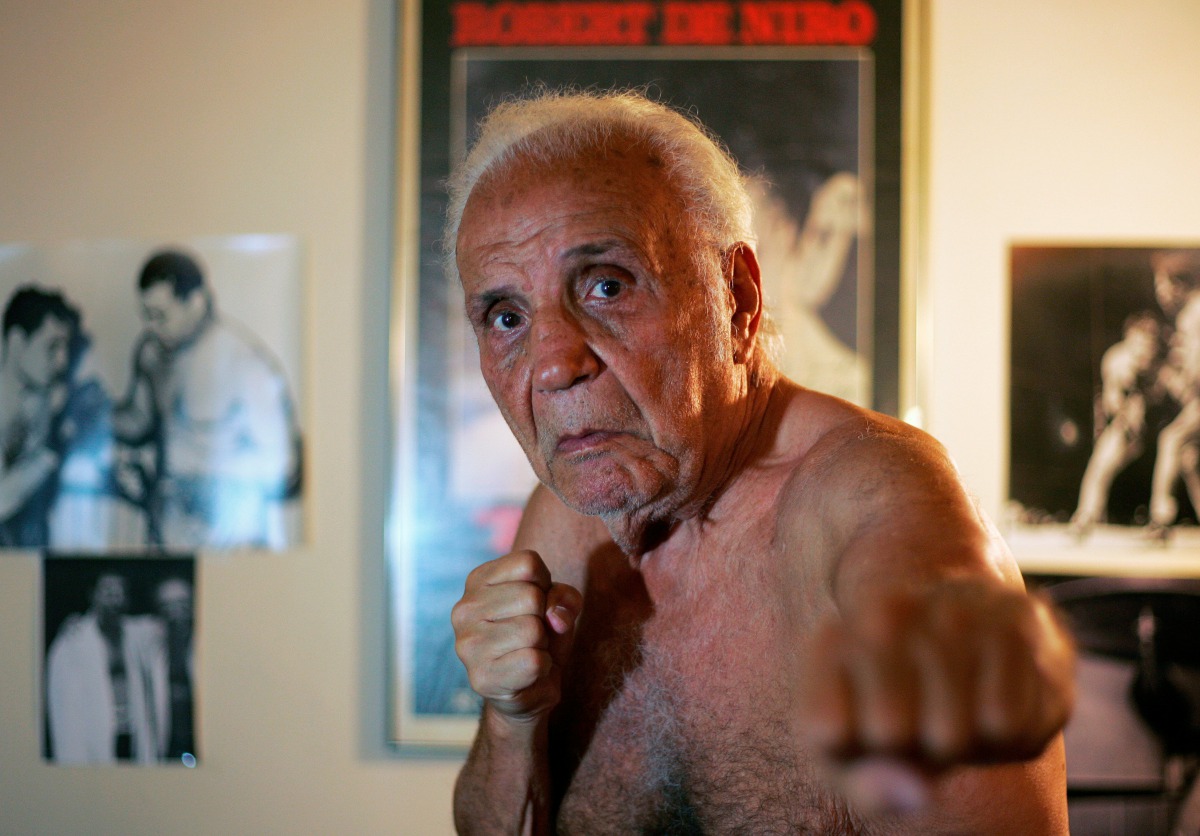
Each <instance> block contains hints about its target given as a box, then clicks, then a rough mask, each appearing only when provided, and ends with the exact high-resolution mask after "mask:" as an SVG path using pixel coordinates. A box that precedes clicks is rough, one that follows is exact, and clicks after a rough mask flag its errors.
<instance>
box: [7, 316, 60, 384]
mask: <svg viewBox="0 0 1200 836" xmlns="http://www.w3.org/2000/svg"><path fill="white" fill-rule="evenodd" d="M12 340H15V341H16V342H15V343H13V342H12ZM14 344H15V345H19V348H18V350H17V354H18V355H19V357H18V360H17V363H18V368H19V370H20V373H21V378H22V380H24V381H25V383H26V384H27V385H28V386H31V387H33V388H36V389H46V388H48V387H49V386H50V385H51V384H52V383H54V381H56V380H58V379H59V378H60V377H62V376H63V375H64V374H65V373H66V371H67V365H68V364H69V362H70V346H71V328H70V326H69V325H67V323H65V322H63V321H62V320H61V319H58V318H57V317H53V316H48V317H46V318H45V319H43V320H42V324H41V325H39V326H38V327H37V329H36V330H35V331H34V332H33V333H32V334H29V335H28V336H26V335H25V334H23V333H22V332H21V331H20V329H17V328H14V329H13V330H12V331H11V332H10V345H14Z"/></svg>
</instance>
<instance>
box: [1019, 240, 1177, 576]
mask: <svg viewBox="0 0 1200 836" xmlns="http://www.w3.org/2000/svg"><path fill="white" fill-rule="evenodd" d="M1010 273H1011V296H1012V316H1011V329H1010V333H1011V344H1010V380H1009V391H1010V398H1009V404H1010V407H1009V419H1010V433H1009V446H1010V456H1009V470H1008V484H1009V490H1008V496H1009V502H1008V506H1007V508H1006V512H1005V528H1006V531H1005V533H1006V536H1007V537H1008V540H1009V542H1010V544H1011V545H1012V547H1013V550H1014V552H1015V553H1016V554H1017V557H1018V559H1019V560H1020V561H1021V563H1022V565H1023V566H1025V567H1026V568H1030V569H1034V570H1037V571H1045V572H1056V571H1062V572H1096V573H1099V574H1126V573H1131V574H1138V575H1152V574H1156V573H1157V574H1161V575H1164V576H1168V577H1170V576H1180V575H1196V574H1200V526H1198V511H1200V244H1197V243H1194V242H1178V241H1160V242H1144V243H1143V242H1138V243H1130V244H1126V243H1123V242H1103V241H1097V242H1028V243H1017V244H1014V245H1013V246H1012V248H1011V250H1010Z"/></svg>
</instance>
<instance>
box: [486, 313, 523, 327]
mask: <svg viewBox="0 0 1200 836" xmlns="http://www.w3.org/2000/svg"><path fill="white" fill-rule="evenodd" d="M491 323H492V327H493V328H495V329H496V330H497V331H511V330H512V329H514V328H516V327H517V326H518V325H520V324H521V315H520V314H518V313H517V312H516V311H500V312H499V313H494V314H492V318H491Z"/></svg>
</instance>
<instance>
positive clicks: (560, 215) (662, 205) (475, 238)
mask: <svg viewBox="0 0 1200 836" xmlns="http://www.w3.org/2000/svg"><path fill="white" fill-rule="evenodd" d="M582 216H591V217H594V218H596V219H597V221H598V222H603V221H604V220H606V219H607V220H610V221H612V222H614V223H615V224H616V225H617V226H619V227H621V228H624V229H626V230H638V232H639V234H644V235H649V236H653V237H658V236H660V235H670V234H672V233H673V232H674V231H675V230H676V229H677V227H678V226H679V223H678V221H679V219H681V218H686V216H687V213H686V212H685V211H683V210H682V208H681V206H680V198H679V194H678V189H676V188H675V186H674V184H673V182H672V180H671V178H670V177H669V176H668V174H667V172H666V166H665V165H664V164H663V162H662V160H661V158H660V157H659V155H657V154H656V153H654V152H653V151H652V150H651V149H649V148H648V147H647V146H645V145H644V144H641V145H638V144H632V143H627V142H622V143H612V144H609V145H606V146H603V147H587V148H584V149H582V150H577V151H575V152H573V153H570V154H564V153H556V154H553V155H545V154H530V153H523V154H520V155H514V156H513V157H511V158H509V159H505V160H503V161H501V162H500V163H498V164H496V165H494V166H493V167H492V168H490V169H489V170H488V171H487V172H486V173H485V174H484V175H483V176H481V177H480V178H479V181H478V182H477V183H476V185H475V187H474V188H473V189H472V190H471V193H470V195H469V197H468V198H467V201H466V205H465V206H464V210H463V214H462V219H461V223H460V225H459V228H458V235H457V241H456V250H457V252H458V255H459V256H460V257H461V255H462V254H463V253H464V251H465V250H469V249H471V248H472V247H474V246H476V245H479V244H486V243H487V242H488V239H489V238H491V237H494V236H496V235H497V234H498V235H499V236H501V237H507V236H508V235H518V237H519V234H518V228H519V227H520V226H522V225H529V226H531V227H541V226H549V225H553V224H554V223H555V222H556V221H557V220H561V219H566V218H578V217H582Z"/></svg>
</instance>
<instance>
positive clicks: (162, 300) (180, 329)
mask: <svg viewBox="0 0 1200 836" xmlns="http://www.w3.org/2000/svg"><path fill="white" fill-rule="evenodd" d="M141 303H142V319H143V321H145V323H146V327H147V328H149V329H150V333H152V334H154V336H155V337H157V338H158V340H159V342H161V343H162V344H163V345H165V346H166V347H167V348H175V347H176V346H178V345H180V344H181V343H184V342H186V341H187V340H188V339H190V338H191V337H192V335H194V334H195V333H196V329H197V328H199V327H200V323H201V321H202V320H203V319H204V315H205V313H206V312H207V300H206V299H205V296H204V291H202V290H199V289H197V290H194V291H192V292H191V293H190V294H188V295H187V296H185V297H184V298H182V299H180V298H179V297H177V296H176V295H175V290H174V288H172V287H171V283H170V282H157V283H155V284H152V285H150V287H148V288H146V289H145V290H143V291H142V294H141Z"/></svg>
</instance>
